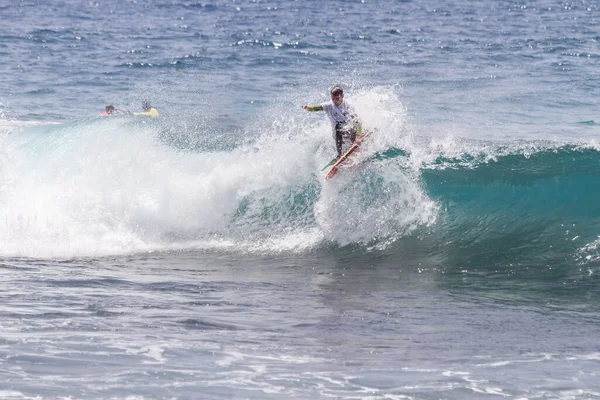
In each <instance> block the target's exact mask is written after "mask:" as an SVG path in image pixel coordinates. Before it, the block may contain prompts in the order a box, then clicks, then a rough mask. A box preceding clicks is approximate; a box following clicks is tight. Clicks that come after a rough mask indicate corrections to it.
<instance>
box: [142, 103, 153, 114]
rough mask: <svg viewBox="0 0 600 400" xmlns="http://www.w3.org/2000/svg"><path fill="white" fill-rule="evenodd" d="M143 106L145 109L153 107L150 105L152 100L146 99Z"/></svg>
mask: <svg viewBox="0 0 600 400" xmlns="http://www.w3.org/2000/svg"><path fill="white" fill-rule="evenodd" d="M142 108H143V109H144V111H148V110H149V109H151V108H152V107H151V106H150V102H149V101H148V100H144V101H142Z"/></svg>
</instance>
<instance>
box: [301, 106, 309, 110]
mask: <svg viewBox="0 0 600 400" xmlns="http://www.w3.org/2000/svg"><path fill="white" fill-rule="evenodd" d="M300 108H301V109H303V110H306V109H307V108H308V106H300Z"/></svg>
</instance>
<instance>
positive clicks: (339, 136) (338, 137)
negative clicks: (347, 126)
mask: <svg viewBox="0 0 600 400" xmlns="http://www.w3.org/2000/svg"><path fill="white" fill-rule="evenodd" d="M343 144H344V130H343V129H342V124H336V126H335V148H336V150H337V153H338V157H340V156H341V155H342V145H343Z"/></svg>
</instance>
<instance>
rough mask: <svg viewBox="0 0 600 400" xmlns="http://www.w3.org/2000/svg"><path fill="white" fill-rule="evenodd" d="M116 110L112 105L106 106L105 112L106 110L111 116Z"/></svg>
mask: <svg viewBox="0 0 600 400" xmlns="http://www.w3.org/2000/svg"><path fill="white" fill-rule="evenodd" d="M114 109H115V107H114V106H113V105H112V104H107V105H106V107H105V108H104V110H105V111H106V112H107V113H109V114H110V113H111V112H113V111H114Z"/></svg>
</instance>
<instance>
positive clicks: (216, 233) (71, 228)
mask: <svg viewBox="0 0 600 400" xmlns="http://www.w3.org/2000/svg"><path fill="white" fill-rule="evenodd" d="M354 100H355V102H354V103H355V106H356V108H357V109H358V111H359V113H361V116H363V119H364V122H365V126H366V127H367V129H373V130H376V134H374V135H372V137H371V139H370V140H369V141H368V142H366V143H365V145H364V146H363V147H362V149H361V152H360V153H359V154H358V156H357V157H356V159H355V160H354V165H352V166H350V167H349V168H347V169H346V170H343V171H342V172H341V173H340V174H339V175H338V176H336V178H335V179H333V180H331V181H327V182H326V181H324V180H323V175H324V172H322V171H321V168H322V166H323V165H325V164H326V163H327V161H328V160H329V158H330V157H331V153H332V151H333V144H332V140H331V136H330V131H329V126H328V122H327V121H326V120H325V118H324V117H323V115H318V114H315V113H303V114H301V115H300V116H298V115H299V114H297V113H296V114H293V115H291V111H289V110H288V111H285V110H284V109H283V107H282V109H279V110H269V111H268V114H269V118H264V121H267V120H269V121H270V120H272V118H271V116H272V115H282V117H281V120H278V121H275V122H267V123H265V122H262V120H261V119H260V118H259V120H258V121H252V122H249V124H248V127H247V129H246V131H244V132H241V134H240V132H223V131H218V130H216V129H212V128H211V127H210V126H206V125H193V124H182V123H181V122H180V121H178V122H175V121H168V120H162V121H159V122H153V123H148V122H147V121H137V120H128V119H110V120H109V119H91V120H86V121H79V122H75V123H70V124H64V125H58V124H54V125H38V126H20V127H19V129H16V128H15V129H13V130H12V131H11V132H10V133H5V134H3V135H2V136H1V139H0V140H1V141H2V147H1V149H2V150H0V158H1V159H2V160H1V161H2V163H1V165H2V169H1V170H0V177H1V181H0V204H1V205H2V213H1V215H0V249H1V251H2V254H3V255H4V256H29V257H37V256H40V257H66V256H103V255H112V254H123V253H135V252H152V251H168V250H185V249H208V250H219V251H233V252H242V253H243V252H266V253H271V252H275V253H278V252H307V251H332V250H335V249H337V248H347V249H355V248H356V249H362V250H361V251H367V252H371V251H383V252H384V253H388V254H391V255H393V256H397V257H404V256H406V255H407V254H414V255H415V256H417V257H424V256H426V257H428V259H429V260H430V261H429V262H430V263H431V262H433V264H434V265H436V262H434V261H431V260H438V261H437V262H439V265H444V266H446V267H448V266H449V265H450V266H455V267H456V268H461V267H469V266H470V268H471V269H472V268H473V267H474V266H475V267H476V266H481V265H485V264H493V265H496V266H503V265H515V264H519V263H520V264H522V265H554V264H556V263H564V262H565V261H566V262H571V261H575V263H576V264H578V265H585V264H589V263H593V262H595V261H596V260H597V259H598V257H599V253H598V250H597V248H598V246H599V245H600V242H599V241H598V234H597V228H596V226H597V222H598V221H597V220H598V217H599V215H600V206H598V202H597V201H596V199H597V195H598V191H599V189H598V187H599V186H598V184H597V183H596V182H598V174H599V172H598V171H600V168H599V167H600V162H599V157H598V151H597V150H596V148H595V147H594V145H593V143H587V144H585V143H580V144H573V143H556V142H542V141H537V142H531V141H530V142H516V141H503V142H494V143H492V142H483V141H478V140H470V139H469V140H467V139H457V138H454V137H451V136H444V137H433V136H427V135H422V134H415V132H414V128H413V127H411V126H410V124H408V123H407V122H406V116H405V114H406V112H405V110H404V107H403V105H402V103H401V102H400V100H399V98H398V97H397V96H396V95H395V93H394V91H393V90H392V89H391V88H387V87H379V88H372V89H368V90H365V91H362V92H359V93H357V95H356V97H355V99H354ZM286 113H287V114H286ZM290 121H291V122H292V123H290ZM240 137H243V138H244V139H241V140H240V139H239V138H240ZM452 260H460V262H453V261H452Z"/></svg>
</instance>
